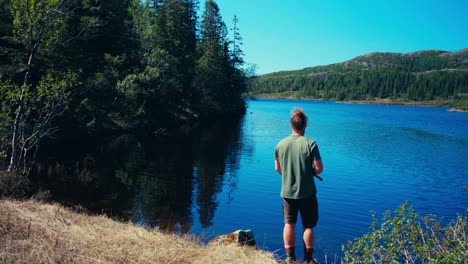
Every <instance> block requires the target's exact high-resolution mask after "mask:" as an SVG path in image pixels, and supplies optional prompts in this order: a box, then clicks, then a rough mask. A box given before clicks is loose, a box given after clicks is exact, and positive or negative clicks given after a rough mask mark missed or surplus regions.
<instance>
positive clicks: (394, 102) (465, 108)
mask: <svg viewBox="0 0 468 264" xmlns="http://www.w3.org/2000/svg"><path fill="white" fill-rule="evenodd" d="M246 98H247V99H253V100H255V99H287V100H310V101H332V102H335V103H337V104H374V105H405V106H430V107H447V108H449V109H447V111H448V112H459V113H468V106H457V105H455V104H454V103H453V102H452V101H449V100H444V101H436V100H433V101H399V100H391V99H374V100H342V101H339V100H327V99H317V98H312V97H310V98H309V97H297V96H296V95H295V94H293V93H286V94H258V95H255V96H248V97H246ZM464 101H466V100H464Z"/></svg>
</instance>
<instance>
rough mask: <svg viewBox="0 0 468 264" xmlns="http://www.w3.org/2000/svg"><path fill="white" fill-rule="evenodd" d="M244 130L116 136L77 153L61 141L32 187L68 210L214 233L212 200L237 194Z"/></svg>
mask: <svg viewBox="0 0 468 264" xmlns="http://www.w3.org/2000/svg"><path fill="white" fill-rule="evenodd" d="M241 126H242V120H235V121H234V122H232V120H230V122H217V123H210V124H202V125H200V126H199V127H197V128H196V129H194V130H192V131H191V133H189V134H184V135H182V134H177V136H165V137H163V138H158V139H154V138H152V139H142V138H139V137H137V136H135V135H120V136H114V137H111V138H108V139H100V140H92V139H89V140H84V141H82V143H81V144H76V145H74V146H71V145H70V144H69V143H67V142H66V141H65V140H64V141H63V142H62V144H59V145H54V146H48V147H47V148H44V149H43V151H44V153H47V157H48V159H45V158H43V159H41V161H40V162H38V165H37V168H36V171H35V174H34V179H35V180H36V182H37V183H38V184H40V185H41V186H43V187H42V188H43V189H50V190H51V193H52V195H53V198H54V199H56V200H59V201H62V202H64V203H66V204H70V205H77V204H79V205H81V206H83V207H85V208H87V209H88V210H90V211H92V212H97V213H101V212H103V213H106V214H108V215H110V216H112V217H115V218H119V219H121V220H124V221H133V222H135V223H137V224H140V225H144V226H147V227H159V228H161V229H162V230H166V231H176V232H181V233H187V232H189V231H190V230H191V228H192V225H193V223H194V221H199V222H200V225H201V226H202V227H209V226H211V225H213V217H214V216H215V213H216V209H217V207H218V204H219V202H218V199H217V195H218V194H219V193H220V192H222V190H223V188H228V189H227V190H226V189H225V191H227V192H228V193H229V194H231V195H232V193H233V192H234V191H235V190H236V188H237V183H238V178H237V177H238V176H237V170H238V169H239V157H240V155H239V153H240V152H241V151H242V140H241V137H242V136H241V132H240V130H241ZM71 149H72V150H73V151H72V152H71V153H70V150H71ZM44 156H45V155H44ZM50 157H53V158H52V159H51V158H50ZM193 208H195V209H196V210H195V211H196V212H197V213H196V214H197V215H198V217H199V219H195V220H194V215H193V214H194V211H193V210H192V209H193ZM195 217H196V216H195Z"/></svg>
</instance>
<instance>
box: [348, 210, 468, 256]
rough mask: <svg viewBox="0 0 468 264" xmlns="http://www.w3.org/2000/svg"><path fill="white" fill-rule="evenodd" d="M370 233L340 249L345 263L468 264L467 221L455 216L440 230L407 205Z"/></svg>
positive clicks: (438, 223)
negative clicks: (454, 218)
mask: <svg viewBox="0 0 468 264" xmlns="http://www.w3.org/2000/svg"><path fill="white" fill-rule="evenodd" d="M372 218H373V221H372V225H371V227H370V229H371V231H370V232H369V233H367V234H365V235H363V236H362V237H360V238H356V239H355V240H353V241H348V243H347V244H346V245H342V249H343V252H344V259H345V260H346V261H347V262H349V263H468V242H467V218H466V216H461V215H459V216H458V217H457V219H456V220H453V221H451V222H450V223H449V224H448V225H446V226H445V227H443V226H442V225H441V220H440V219H437V218H436V217H434V216H432V215H429V216H425V217H421V216H419V215H418V214H417V213H416V212H415V211H414V209H413V208H412V207H410V206H409V205H408V203H404V204H402V205H401V206H400V207H399V208H398V209H397V210H396V211H395V213H394V215H393V216H392V214H391V213H390V212H389V211H387V213H386V214H385V215H384V217H383V218H382V220H381V223H380V224H379V221H378V220H377V219H376V218H375V214H373V216H372Z"/></svg>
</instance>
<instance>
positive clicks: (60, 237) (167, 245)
mask: <svg viewBox="0 0 468 264" xmlns="http://www.w3.org/2000/svg"><path fill="white" fill-rule="evenodd" d="M0 260H1V262H5V263H56V262H59V263H254V264H256V263H277V262H276V260H275V258H274V255H273V254H272V253H269V252H265V251H262V250H255V249H252V248H249V247H239V246H236V245H205V244H202V243H201V242H200V241H198V239H197V238H195V237H191V236H186V237H180V236H177V235H175V234H167V233H164V232H161V231H159V230H156V229H150V230H148V229H145V228H143V227H138V226H135V225H133V224H132V223H120V222H117V221H114V220H112V219H110V218H108V217H106V216H91V215H87V214H84V213H77V212H75V211H72V210H70V209H67V208H64V207H63V206H60V205H57V204H45V203H42V202H35V201H14V200H0Z"/></svg>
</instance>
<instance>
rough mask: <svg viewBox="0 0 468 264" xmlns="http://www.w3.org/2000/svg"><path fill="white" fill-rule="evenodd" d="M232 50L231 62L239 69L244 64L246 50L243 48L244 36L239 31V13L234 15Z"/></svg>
mask: <svg viewBox="0 0 468 264" xmlns="http://www.w3.org/2000/svg"><path fill="white" fill-rule="evenodd" d="M231 30H232V35H233V38H232V41H231V43H232V52H231V63H232V65H233V67H234V68H237V69H239V68H240V67H242V66H243V65H244V58H243V57H244V52H243V51H242V49H241V46H242V44H243V41H242V36H241V35H240V32H239V18H237V15H234V18H233V19H232V29H231Z"/></svg>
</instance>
